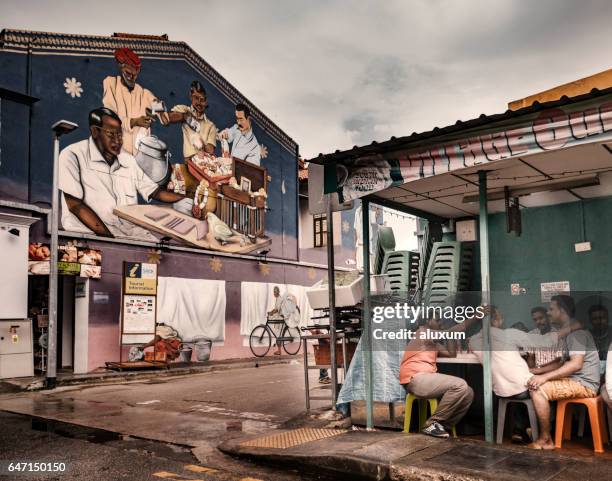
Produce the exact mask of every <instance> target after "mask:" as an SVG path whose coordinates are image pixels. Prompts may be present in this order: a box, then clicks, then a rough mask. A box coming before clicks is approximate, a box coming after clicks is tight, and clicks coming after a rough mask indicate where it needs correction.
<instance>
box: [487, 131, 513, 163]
mask: <svg viewBox="0 0 612 481" xmlns="http://www.w3.org/2000/svg"><path fill="white" fill-rule="evenodd" d="M480 138H481V139H482V150H484V153H485V154H486V156H487V159H489V160H500V159H506V158H508V157H511V156H512V154H511V152H510V148H509V147H508V139H507V138H506V134H505V132H496V133H494V134H487V135H483V136H482V137H480Z"/></svg>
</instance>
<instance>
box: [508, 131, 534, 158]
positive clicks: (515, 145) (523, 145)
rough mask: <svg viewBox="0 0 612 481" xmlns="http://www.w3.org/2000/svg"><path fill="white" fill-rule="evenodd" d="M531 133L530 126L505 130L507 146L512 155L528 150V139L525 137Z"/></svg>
mask: <svg viewBox="0 0 612 481" xmlns="http://www.w3.org/2000/svg"><path fill="white" fill-rule="evenodd" d="M530 134H531V128H529V127H520V128H518V129H511V130H508V131H506V137H507V139H508V147H510V152H511V153H512V155H521V154H524V153H525V152H528V151H529V141H528V140H527V137H528V136H529V135H530Z"/></svg>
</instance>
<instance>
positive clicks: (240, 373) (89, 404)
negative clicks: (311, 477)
mask: <svg viewBox="0 0 612 481" xmlns="http://www.w3.org/2000/svg"><path fill="white" fill-rule="evenodd" d="M303 372H304V371H303V366H302V365H301V363H298V362H294V363H292V364H278V365H269V366H262V367H259V368H248V369H233V370H227V371H214V372H208V373H204V374H196V375H190V376H184V377H172V378H155V379H149V380H136V381H133V382H129V383H125V382H123V383H120V384H112V385H109V384H104V385H98V386H95V385H90V384H87V385H82V386H67V387H60V388H57V389H54V390H51V391H36V392H21V393H9V394H2V395H0V410H4V411H7V412H11V413H19V414H23V415H26V416H29V417H33V418H35V420H36V419H39V420H38V421H35V426H34V428H35V429H36V423H39V425H41V426H43V425H44V426H54V424H53V423H54V422H55V423H59V424H61V425H62V426H63V427H62V428H60V429H59V430H58V429H56V428H54V429H53V432H54V435H59V436H62V437H63V438H66V439H72V440H74V441H79V442H81V443H87V445H88V446H89V445H91V444H98V445H104V446H109V445H112V446H114V447H116V448H121V449H131V448H130V446H133V445H134V444H133V443H134V441H133V440H134V439H140V440H141V441H139V442H141V443H142V442H144V441H142V440H147V442H151V443H154V444H155V445H156V446H158V448H156V449H157V451H156V452H158V453H159V449H161V448H159V446H166V447H167V446H172V448H165V449H178V448H177V447H181V449H185V450H186V452H188V454H189V456H191V457H192V458H193V460H194V461H193V462H197V463H199V464H202V465H205V466H207V467H209V468H211V469H218V470H223V471H224V472H232V473H234V472H235V473H237V474H236V475H237V476H240V475H243V476H246V477H254V478H257V479H300V478H299V477H298V478H296V477H295V474H291V472H285V471H282V472H279V473H275V470H274V469H271V470H270V469H268V468H265V467H257V468H256V469H255V467H254V466H253V465H251V464H249V463H246V465H245V463H244V462H242V461H238V460H234V459H231V458H228V457H227V456H226V455H224V454H222V453H220V452H219V451H218V450H217V449H216V446H217V445H218V444H219V443H220V442H221V441H223V440H226V439H230V438H232V437H236V436H243V435H245V434H258V433H263V432H267V431H269V430H271V429H275V428H276V427H278V426H280V425H281V424H282V423H284V422H286V421H287V420H289V419H291V418H293V417H294V416H296V415H297V414H299V413H300V412H302V411H303V410H304V407H305V406H304V385H303ZM317 374H318V373H313V376H315V377H314V378H313V382H316V375H317ZM324 404H325V403H323V402H321V403H319V405H321V406H323V405H324ZM45 423H46V424H45ZM65 426H72V427H71V428H70V430H69V432H70V435H69V436H64V431H65V429H66V428H65ZM79 426H81V427H87V428H88V429H89V431H88V430H85V431H82V432H79V431H78V429H76V427H79ZM83 429H84V428H83ZM92 432H94V433H95V434H92ZM107 438H108V439H107ZM100 440H103V441H104V442H100ZM6 442H7V440H6V439H5V438H4V436H2V437H0V452H2V451H3V450H4V448H5V447H6ZM109 443H110V444H109ZM145 450H146V449H145ZM0 458H2V459H5V458H4V456H0ZM253 472H255V473H258V474H259V475H258V476H254V475H253V474H252V473H253ZM262 473H263V474H262ZM264 475H265V476H264ZM262 476H263V477H262ZM20 479H21V478H20ZM62 479H64V478H62ZM80 479H89V478H80ZM96 479H97V478H96ZM109 479H112V478H109ZM116 479H121V478H116ZM184 479H188V478H184ZM195 479H200V478H195Z"/></svg>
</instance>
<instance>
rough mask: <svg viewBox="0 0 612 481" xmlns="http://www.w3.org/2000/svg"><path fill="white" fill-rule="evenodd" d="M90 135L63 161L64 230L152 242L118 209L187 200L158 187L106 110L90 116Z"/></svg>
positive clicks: (67, 150) (71, 147) (69, 150)
mask: <svg viewBox="0 0 612 481" xmlns="http://www.w3.org/2000/svg"><path fill="white" fill-rule="evenodd" d="M89 130H90V134H91V136H90V137H89V138H88V139H86V140H82V141H80V142H76V143H74V144H72V145H69V146H68V147H66V148H65V149H64V150H62V152H61V154H60V157H59V189H60V190H61V191H62V193H63V196H62V228H63V229H64V230H67V231H72V232H87V233H91V232H93V233H94V234H97V235H100V236H106V237H115V236H128V237H137V238H140V239H142V240H154V239H155V238H154V237H153V236H152V234H151V233H150V232H149V231H146V230H145V229H142V228H140V227H138V226H135V225H134V224H132V223H130V222H126V221H124V220H122V219H120V218H118V217H117V216H116V215H115V214H114V213H113V210H114V208H115V207H117V206H119V205H132V204H137V203H138V195H139V194H140V196H141V197H142V198H143V199H144V200H145V201H147V202H149V201H150V200H151V199H156V200H159V201H161V202H168V203H171V202H178V201H179V200H181V199H183V198H184V196H183V195H180V194H175V193H174V192H169V191H167V190H165V189H162V188H160V187H159V186H158V185H157V184H156V183H155V182H153V181H152V180H151V179H150V178H149V177H147V175H146V174H145V173H144V172H143V171H142V169H141V168H140V167H139V166H138V164H137V163H136V160H135V159H134V157H132V156H131V155H130V154H128V153H127V152H125V150H121V147H122V145H123V132H122V130H121V119H120V118H119V116H118V115H117V114H116V113H115V112H113V111H112V110H110V109H108V108H99V109H95V110H92V111H91V112H90V113H89Z"/></svg>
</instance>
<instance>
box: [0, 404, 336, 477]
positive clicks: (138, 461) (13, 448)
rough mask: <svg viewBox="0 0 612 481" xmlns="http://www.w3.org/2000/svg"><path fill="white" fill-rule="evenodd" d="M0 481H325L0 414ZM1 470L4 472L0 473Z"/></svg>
mask: <svg viewBox="0 0 612 481" xmlns="http://www.w3.org/2000/svg"><path fill="white" fill-rule="evenodd" d="M0 426H2V429H1V430H0V453H1V454H0V480H5V479H6V480H7V481H8V480H11V481H13V480H15V481H39V480H40V481H55V480H56V481H84V480H96V481H118V480H123V479H125V480H138V481H141V480H142V481H162V480H164V479H165V480H168V481H197V480H200V481H254V480H269V481H300V480H308V481H328V480H327V479H325V478H320V477H316V476H309V475H308V474H303V473H299V474H298V473H297V472H295V470H293V471H291V470H287V471H285V470H278V469H275V468H269V467H265V466H258V465H254V464H251V463H248V462H240V461H236V460H233V459H229V462H228V463H226V465H224V466H215V467H211V466H209V465H204V464H202V463H201V462H200V461H199V460H198V459H197V458H196V456H194V454H193V453H192V451H191V449H190V448H189V447H185V446H179V445H173V444H169V443H162V442H156V441H151V440H147V439H140V438H136V437H132V436H123V435H118V434H117V433H112V432H108V431H101V430H97V429H92V428H86V427H82V426H75V425H71V424H66V423H62V422H58V421H47V420H44V419H37V418H31V417H29V416H22V415H15V414H9V413H4V412H0ZM8 461H12V462H57V463H63V464H64V466H65V470H63V471H62V472H55V473H45V474H39V475H37V474H35V473H25V472H17V471H12V472H11V473H8V472H7V466H8V464H7V462H8ZM3 468H4V469H3Z"/></svg>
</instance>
